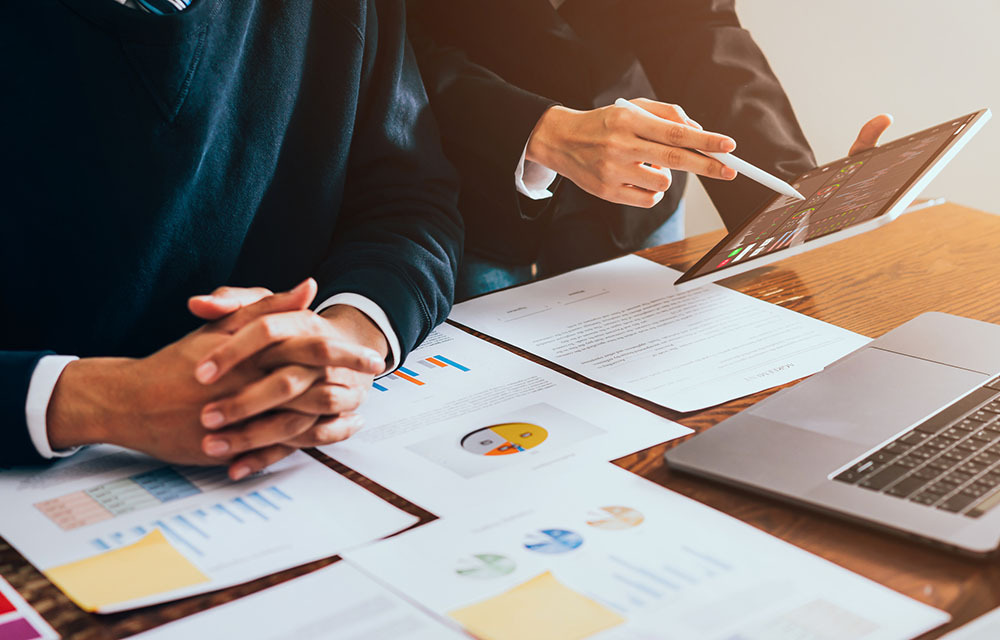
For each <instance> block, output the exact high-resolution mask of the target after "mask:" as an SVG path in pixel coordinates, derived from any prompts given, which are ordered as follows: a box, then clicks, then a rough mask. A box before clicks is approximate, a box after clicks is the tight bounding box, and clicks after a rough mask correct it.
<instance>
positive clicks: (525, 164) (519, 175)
mask: <svg viewBox="0 0 1000 640" xmlns="http://www.w3.org/2000/svg"><path fill="white" fill-rule="evenodd" d="M527 155H528V143H527V142H525V143H524V150H523V151H522V152H521V159H520V160H518V162H517V167H516V168H515V169H514V187H515V188H516V189H517V191H518V193H521V194H524V195H526V196H528V197H529V198H531V199H532V200H544V199H546V198H551V197H552V192H551V191H549V187H550V186H552V183H553V182H555V179H556V176H557V175H558V174H557V173H556V172H555V171H553V170H552V169H549V168H548V167H546V166H545V165H542V164H538V163H537V162H532V161H531V160H528V159H527V158H526V157H525V156H527Z"/></svg>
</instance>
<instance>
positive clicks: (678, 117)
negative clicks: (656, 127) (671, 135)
mask: <svg viewBox="0 0 1000 640" xmlns="http://www.w3.org/2000/svg"><path fill="white" fill-rule="evenodd" d="M629 102H631V103H632V104H634V105H636V106H638V107H642V108H643V109H645V110H646V111H648V112H650V113H652V114H653V115H655V116H659V117H660V118H664V119H666V120H671V121H673V122H679V123H681V124H686V125H688V126H689V127H694V128H695V129H701V128H702V126H701V125H700V124H698V123H697V122H695V121H694V120H692V119H691V116H689V115H688V114H687V113H685V111H684V108H683V107H681V106H680V105H679V104H669V103H666V102H658V101H656V100H649V99H648V98H636V99H635V100H629Z"/></svg>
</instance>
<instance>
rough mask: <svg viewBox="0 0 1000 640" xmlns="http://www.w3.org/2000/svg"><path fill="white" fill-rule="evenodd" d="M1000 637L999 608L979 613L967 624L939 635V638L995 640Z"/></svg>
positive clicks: (945, 639) (947, 639)
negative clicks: (978, 615)
mask: <svg viewBox="0 0 1000 640" xmlns="http://www.w3.org/2000/svg"><path fill="white" fill-rule="evenodd" d="M997 638H1000V609H994V610H993V611H990V612H988V613H985V614H983V615H981V616H980V617H978V618H976V619H975V620H973V621H972V622H970V623H969V624H966V625H963V626H961V627H959V628H958V629H955V630H954V631H952V632H951V633H946V634H945V635H943V636H941V640H997Z"/></svg>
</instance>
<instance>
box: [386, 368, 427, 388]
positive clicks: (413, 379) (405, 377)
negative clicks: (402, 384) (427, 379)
mask: <svg viewBox="0 0 1000 640" xmlns="http://www.w3.org/2000/svg"><path fill="white" fill-rule="evenodd" d="M392 375H394V376H396V377H397V378H402V379H403V380H407V381H409V382H412V383H413V384H415V385H417V386H420V387H422V386H424V383H423V382H421V381H419V380H417V379H416V378H414V377H413V376H408V375H406V374H405V373H403V372H402V371H394V372H393V373H392Z"/></svg>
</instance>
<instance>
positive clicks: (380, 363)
mask: <svg viewBox="0 0 1000 640" xmlns="http://www.w3.org/2000/svg"><path fill="white" fill-rule="evenodd" d="M368 363H369V364H370V365H371V367H372V369H378V370H379V371H381V370H382V369H385V358H383V357H382V356H380V355H379V354H378V353H377V352H375V351H371V352H369V353H368Z"/></svg>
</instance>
